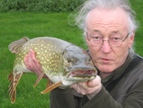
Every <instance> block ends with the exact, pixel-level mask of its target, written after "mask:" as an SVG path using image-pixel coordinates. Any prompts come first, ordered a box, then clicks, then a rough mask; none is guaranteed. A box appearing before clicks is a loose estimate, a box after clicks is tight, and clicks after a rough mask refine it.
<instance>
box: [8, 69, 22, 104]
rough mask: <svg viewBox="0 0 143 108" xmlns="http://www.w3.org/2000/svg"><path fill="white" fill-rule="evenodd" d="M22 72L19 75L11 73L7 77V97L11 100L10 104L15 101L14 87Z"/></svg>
mask: <svg viewBox="0 0 143 108" xmlns="http://www.w3.org/2000/svg"><path fill="white" fill-rule="evenodd" d="M22 74H23V72H21V73H19V74H13V72H11V73H10V74H9V76H8V80H9V81H10V85H9V96H10V99H11V102H12V103H14V102H15V99H16V86H17V84H18V82H19V80H20V78H21V76H22Z"/></svg>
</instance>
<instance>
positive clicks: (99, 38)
mask: <svg viewBox="0 0 143 108" xmlns="http://www.w3.org/2000/svg"><path fill="white" fill-rule="evenodd" d="M92 39H94V40H101V37H100V36H93V37H92Z"/></svg>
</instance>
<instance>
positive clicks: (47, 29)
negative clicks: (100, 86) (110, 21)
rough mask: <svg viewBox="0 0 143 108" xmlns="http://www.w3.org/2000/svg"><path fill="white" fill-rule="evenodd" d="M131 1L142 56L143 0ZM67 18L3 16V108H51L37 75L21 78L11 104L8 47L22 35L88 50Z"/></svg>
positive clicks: (0, 22)
mask: <svg viewBox="0 0 143 108" xmlns="http://www.w3.org/2000/svg"><path fill="white" fill-rule="evenodd" d="M131 1H132V3H133V8H134V9H135V10H136V12H137V20H139V22H140V28H139V29H138V30H137V32H136V35H137V36H136V39H135V50H136V52H137V53H138V54H140V55H141V56H143V50H142V48H143V44H142V40H143V38H142V35H143V32H142V30H143V15H142V12H143V5H142V4H143V1H142V0H137V1H138V2H137V3H136V1H133V0H131ZM68 16H69V13H47V14H44V13H20V12H19V13H18V12H13V13H0V74H1V75H0V80H1V83H0V108H19V107H20V108H38V107H40V108H44V107H45V108H48V107H49V94H46V95H41V94H40V92H41V91H42V90H43V89H45V87H46V80H44V79H43V80H42V81H41V82H40V84H39V85H38V86H37V87H36V88H33V84H34V83H35V81H36V78H37V76H36V75H34V74H31V75H30V76H29V74H25V75H23V76H22V78H21V80H20V83H19V85H18V87H17V99H16V102H15V104H11V102H10V99H9V96H8V85H9V82H8V80H7V76H8V74H9V73H10V72H11V71H12V68H13V61H14V55H13V54H11V53H10V52H9V50H8V45H9V43H11V42H12V41H14V40H16V39H20V38H22V37H23V36H28V37H29V38H34V37H39V36H53V37H57V38H61V39H64V40H66V41H70V42H72V43H74V44H76V45H78V46H80V47H83V48H86V46H85V44H84V41H83V39H82V37H81V35H82V33H81V31H80V30H79V29H78V28H77V27H73V26H70V25H69V24H68V20H67V19H68Z"/></svg>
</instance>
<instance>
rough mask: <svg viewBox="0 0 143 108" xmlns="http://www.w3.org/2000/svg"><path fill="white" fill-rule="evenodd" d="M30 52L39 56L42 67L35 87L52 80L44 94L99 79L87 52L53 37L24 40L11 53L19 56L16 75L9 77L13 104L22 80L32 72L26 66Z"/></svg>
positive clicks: (16, 44) (18, 41) (14, 43)
mask: <svg viewBox="0 0 143 108" xmlns="http://www.w3.org/2000/svg"><path fill="white" fill-rule="evenodd" d="M30 49H32V50H33V51H34V52H35V54H36V59H37V60H38V62H39V63H40V65H41V67H42V72H41V75H40V76H39V77H38V78H37V80H36V83H35V86H36V85H37V84H38V83H39V82H40V80H41V79H42V77H43V76H44V75H46V76H47V77H48V80H49V81H48V82H49V83H48V86H47V88H46V89H45V90H43V91H42V92H41V93H42V94H45V93H47V92H50V91H52V90H53V89H55V88H57V87H60V88H65V87H68V86H70V85H72V84H74V83H78V82H84V81H88V80H92V79H93V78H95V77H96V74H97V71H96V69H95V67H94V65H93V62H92V60H91V58H90V57H89V55H88V54H87V52H86V51H85V50H84V49H82V48H80V47H78V46H76V45H74V44H72V43H70V42H67V41H64V40H61V39H58V38H53V37H37V38H33V39H29V38H27V37H23V38H21V39H19V40H16V41H14V42H12V43H11V44H10V45H9V50H10V51H11V53H14V54H16V59H15V61H14V67H13V71H12V72H11V73H10V74H9V76H8V79H9V81H10V85H9V95H10V99H11V102H12V103H14V102H15V99H16V87H17V84H18V82H19V80H20V78H21V76H22V75H23V73H26V72H27V73H28V72H30V70H28V69H27V67H26V65H25V64H24V57H25V56H26V54H27V53H28V52H29V50H30ZM33 73H34V72H33Z"/></svg>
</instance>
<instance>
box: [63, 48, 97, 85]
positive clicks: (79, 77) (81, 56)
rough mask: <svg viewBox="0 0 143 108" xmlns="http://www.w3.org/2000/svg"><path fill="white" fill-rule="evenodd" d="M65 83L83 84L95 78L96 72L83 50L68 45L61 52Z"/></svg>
mask: <svg viewBox="0 0 143 108" xmlns="http://www.w3.org/2000/svg"><path fill="white" fill-rule="evenodd" d="M63 60H64V64H63V67H64V70H65V72H64V74H65V79H66V81H67V80H68V81H72V82H83V81H87V80H91V79H93V78H95V76H96V75H97V70H96V68H95V67H94V65H93V62H92V60H91V58H90V56H89V55H88V54H87V52H86V51H85V50H83V49H82V48H79V47H77V46H74V45H69V46H67V47H66V48H65V50H64V52H63Z"/></svg>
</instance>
